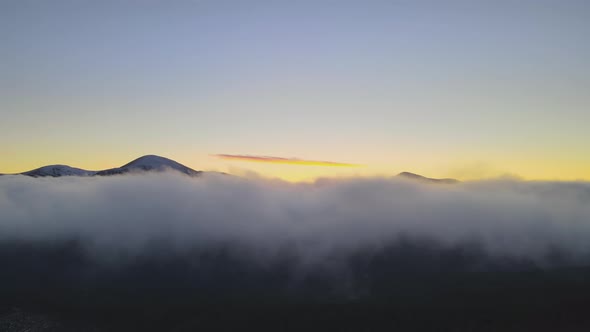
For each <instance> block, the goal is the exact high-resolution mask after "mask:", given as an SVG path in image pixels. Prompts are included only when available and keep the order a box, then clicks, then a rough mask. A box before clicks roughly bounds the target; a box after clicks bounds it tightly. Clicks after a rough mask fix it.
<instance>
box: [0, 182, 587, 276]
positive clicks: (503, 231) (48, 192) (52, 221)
mask: <svg viewBox="0 0 590 332" xmlns="http://www.w3.org/2000/svg"><path fill="white" fill-rule="evenodd" d="M408 238H410V239H413V238H419V239H422V240H428V241H432V242H433V243H437V245H440V246H443V247H453V246H458V245H464V244H465V245H471V246H474V247H477V248H479V249H480V250H482V251H483V252H485V253H486V254H487V255H490V256H494V257H512V258H517V259H520V258H526V259H531V260H534V261H536V262H539V263H543V261H545V260H546V258H547V257H548V256H550V255H552V253H555V252H559V253H560V255H566V256H568V257H570V258H572V259H574V260H585V259H586V258H587V257H588V256H590V241H588V239H589V238H590V184H589V183H583V182H567V183H566V182H524V181H518V180H493V181H480V182H467V183H460V184H453V185H448V184H432V183H422V182H419V181H409V180H404V179H400V178H391V179H390V178H357V179H324V180H318V181H316V182H315V183H312V184H292V183H286V182H281V181H277V180H266V179H259V178H257V179H243V178H238V177H233V176H223V175H208V176H203V177H200V178H190V177H186V176H183V175H179V174H172V173H165V174H164V173H162V174H145V175H125V176H113V177H97V178H94V177H93V178H85V177H62V178H29V177H26V176H3V177H0V241H2V242H4V243H9V242H10V243H11V242H19V243H31V244H47V243H49V244H51V243H56V242H59V241H62V240H72V239H74V240H77V241H79V243H81V245H82V247H83V248H84V250H86V251H87V252H88V253H89V254H91V256H92V257H95V258H96V259H98V260H107V261H121V260H125V259H131V258H134V257H138V256H144V255H154V254H156V255H160V254H174V253H180V254H182V253H187V252H189V251H191V250H195V249H207V248H214V247H230V248H232V250H235V251H236V252H239V253H244V254H247V256H249V257H251V258H253V259H256V260H257V261H262V262H264V261H265V260H268V259H272V258H273V257H276V255H280V254H281V253H284V252H285V251H289V252H291V253H293V254H294V255H295V256H296V257H297V259H298V260H299V261H300V262H301V263H302V264H303V265H305V264H312V265H313V264H315V263H321V262H323V261H325V260H329V259H331V258H333V257H335V256H342V255H346V254H349V253H353V252H357V251H359V250H369V251H370V250H379V249H380V248H383V247H385V246H388V245H391V244H392V243H395V242H396V241H400V239H408Z"/></svg>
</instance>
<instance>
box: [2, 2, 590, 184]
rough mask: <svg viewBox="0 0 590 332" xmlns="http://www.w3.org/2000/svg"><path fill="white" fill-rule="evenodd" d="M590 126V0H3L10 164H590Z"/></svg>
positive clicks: (560, 169)
mask: <svg viewBox="0 0 590 332" xmlns="http://www.w3.org/2000/svg"><path fill="white" fill-rule="evenodd" d="M589 128H590V2H588V1H574V0H572V1H567V0H565V1H564V0H559V1H558V0H554V1H548V0H539V1H531V0H523V1H504V0H498V1H483V0H482V1H453V0H450V1H420V0H418V1H369V0H364V1H346V0H344V1H305V0H302V1H256V0H253V1H237V0H235V1H224V0H217V1H197V0H194V1H155V0H153V1H108V0H107V1H92V2H91V1H63V0H56V1H27V0H18V1H10V0H0V141H1V142H2V144H0V173H12V172H22V171H26V170H30V169H33V168H37V167H40V166H43V165H48V164H67V165H71V166H75V167H81V168H86V169H104V168H110V167H116V166H120V165H123V164H125V163H127V162H129V161H130V160H132V159H135V158H137V157H139V156H142V155H145V154H157V155H161V156H164V157H168V158H171V159H174V160H176V161H178V162H181V163H183V164H185V165H187V166H189V167H192V168H194V169H198V170H217V171H224V172H229V173H236V174H244V173H250V172H255V173H258V174H260V175H263V176H269V177H279V178H283V179H286V180H309V179H313V178H316V177H324V176H375V175H381V176H383V175H385V176H387V175H395V174H397V173H399V172H402V171H411V172H415V173H420V174H424V175H426V176H431V177H454V178H458V179H462V180H469V179H480V178H489V177H497V176H506V175H509V176H517V177H520V178H523V179H539V180H590V153H589V152H590V130H588V129H589ZM220 155H235V156H252V157H263V158H267V157H271V158H270V159H272V158H275V157H277V158H276V159H273V160H280V159H281V158H284V159H294V160H308V161H313V162H311V163H278V162H269V163H266V162H251V160H247V159H248V158H242V159H239V158H220V157H219V156H220ZM314 162H319V163H314ZM322 163H323V164H322ZM331 164H339V165H340V164H349V165H351V166H354V167H331V166H333V165H331Z"/></svg>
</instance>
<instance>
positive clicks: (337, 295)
mask: <svg viewBox="0 0 590 332" xmlns="http://www.w3.org/2000/svg"><path fill="white" fill-rule="evenodd" d="M159 252H160V254H158V253H157V251H156V252H154V253H152V254H150V255H146V256H145V257H135V258H133V259H125V260H122V261H117V262H112V261H102V260H97V259H96V258H95V257H90V256H89V255H87V254H86V251H85V250H83V249H82V248H81V246H80V245H79V244H78V243H77V242H76V241H70V242H67V243H58V244H52V245H47V244H46V245H31V244H25V243H10V244H6V243H5V244H3V245H2V246H1V248H0V263H1V266H2V273H0V287H1V289H0V331H203V330H205V331H212V330H213V331H214V330H227V331H236V330H245V329H256V330H272V331H302V330H319V331H331V330H334V331H381V330H383V331H391V330H399V331H525V330H529V331H588V330H589V329H590V315H588V314H587V313H588V308H590V268H589V267H586V265H585V264H580V263H579V262H577V263H576V264H573V263H572V262H571V261H570V260H569V259H568V258H567V257H564V256H563V255H560V254H558V253H555V254H553V255H551V257H550V258H548V259H547V261H546V262H545V263H543V264H539V263H534V262H531V261H526V260H517V259H508V258H498V257H495V258H491V257H489V256H487V255H485V254H484V253H483V252H482V251H481V250H478V249H477V248H476V247H474V246H467V245H465V246H460V247H453V248H448V247H445V248H443V247H442V246H438V245H434V244H432V243H429V242H425V241H407V240H405V241H403V240H400V241H398V242H396V243H395V244H393V245H390V246H387V247H382V248H378V249H376V248H373V249H371V250H368V249H367V250H363V251H359V252H355V253H348V254H346V255H337V256H335V257H333V258H331V259H328V260H324V261H322V262H319V263H316V264H311V265H310V266H306V265H304V264H302V263H301V262H298V261H297V259H296V257H295V256H294V255H291V254H290V253H289V252H290V251H289V250H285V252H284V254H281V255H279V257H276V258H274V259H272V260H271V261H266V260H265V261H256V260H255V259H252V258H249V257H247V254H244V253H243V252H240V251H239V250H231V249H228V248H221V247H220V248H215V249H213V248H209V249H207V250H195V251H192V252H190V253H184V254H182V255H172V254H169V253H165V252H166V250H162V251H159Z"/></svg>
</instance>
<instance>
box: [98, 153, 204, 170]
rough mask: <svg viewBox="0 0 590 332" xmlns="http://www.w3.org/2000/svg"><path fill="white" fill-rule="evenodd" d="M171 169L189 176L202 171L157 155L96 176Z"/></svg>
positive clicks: (136, 160)
mask: <svg viewBox="0 0 590 332" xmlns="http://www.w3.org/2000/svg"><path fill="white" fill-rule="evenodd" d="M170 169H171V170H175V171H178V172H181V173H184V174H187V175H199V174H200V173H201V172H200V171H195V170H194V169H192V168H189V167H186V166H184V165H182V164H180V163H178V162H176V161H174V160H171V159H168V158H164V157H160V156H155V155H147V156H143V157H140V158H137V159H135V160H133V161H132V162H130V163H127V164H125V165H123V166H121V167H118V168H112V169H107V170H104V171H99V172H97V173H96V175H114V174H124V173H129V172H141V171H166V170H170Z"/></svg>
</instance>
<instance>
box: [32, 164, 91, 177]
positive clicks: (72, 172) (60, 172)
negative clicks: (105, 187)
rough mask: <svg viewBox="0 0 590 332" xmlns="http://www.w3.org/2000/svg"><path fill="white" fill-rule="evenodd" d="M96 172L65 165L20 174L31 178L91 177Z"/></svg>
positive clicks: (45, 167)
mask: <svg viewBox="0 0 590 332" xmlns="http://www.w3.org/2000/svg"><path fill="white" fill-rule="evenodd" d="M95 173H96V172H93V171H87V170H85V169H81V168H75V167H70V166H67V165H49V166H43V167H40V168H37V169H34V170H32V171H28V172H24V173H22V174H24V175H28V176H32V177H43V176H52V177H60V176H92V175H94V174H95Z"/></svg>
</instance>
